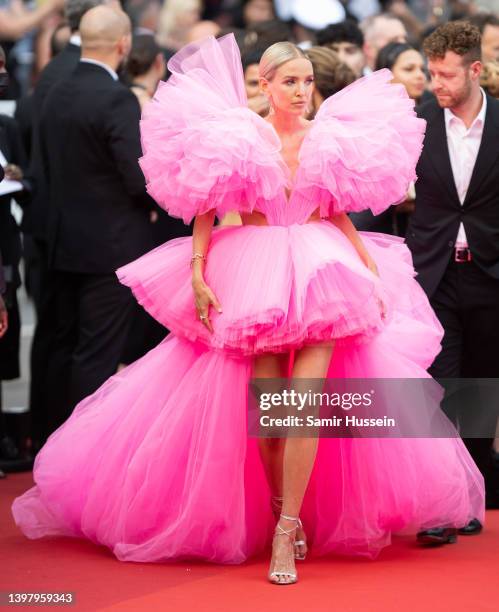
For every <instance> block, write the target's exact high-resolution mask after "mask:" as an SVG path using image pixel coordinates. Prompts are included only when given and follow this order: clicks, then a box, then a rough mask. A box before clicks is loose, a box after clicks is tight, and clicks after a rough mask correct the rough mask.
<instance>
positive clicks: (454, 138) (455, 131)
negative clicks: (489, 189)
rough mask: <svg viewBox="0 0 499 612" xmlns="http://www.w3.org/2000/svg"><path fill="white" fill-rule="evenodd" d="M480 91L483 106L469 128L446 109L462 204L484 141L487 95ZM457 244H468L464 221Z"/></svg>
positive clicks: (452, 162) (449, 145)
mask: <svg viewBox="0 0 499 612" xmlns="http://www.w3.org/2000/svg"><path fill="white" fill-rule="evenodd" d="M480 91H481V92H482V108H481V109H480V112H479V113H478V115H477V116H476V117H475V120H474V121H473V123H472V124H471V126H470V127H469V128H466V126H465V125H464V122H463V121H462V119H460V118H459V117H456V115H454V113H453V112H452V111H451V110H450V109H449V108H446V109H445V110H444V115H445V130H446V133H447V145H448V147H449V157H450V163H451V167H452V174H453V175H454V183H455V184H456V189H457V194H458V196H459V201H460V202H461V206H462V205H463V202H464V200H465V198H466V194H467V192H468V187H469V185H470V180H471V175H472V173H473V168H474V167H475V162H476V158H477V156H478V150H479V148H480V143H481V142H482V134H483V127H484V124H485V113H486V112H487V96H486V95H485V92H484V91H483V89H481V90H480ZM456 246H460V247H463V246H464V247H466V246H468V240H467V238H466V232H465V231H464V226H463V224H462V223H460V224H459V230H458V233H457V238H456Z"/></svg>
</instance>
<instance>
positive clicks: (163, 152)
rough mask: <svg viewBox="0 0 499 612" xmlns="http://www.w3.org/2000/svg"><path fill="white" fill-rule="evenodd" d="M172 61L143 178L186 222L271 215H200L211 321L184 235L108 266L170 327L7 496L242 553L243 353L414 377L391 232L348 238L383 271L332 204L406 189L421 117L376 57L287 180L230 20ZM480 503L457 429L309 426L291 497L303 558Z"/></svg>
mask: <svg viewBox="0 0 499 612" xmlns="http://www.w3.org/2000/svg"><path fill="white" fill-rule="evenodd" d="M169 68H170V70H171V72H172V76H171V78H170V79H169V81H168V82H167V83H162V84H161V85H160V87H159V89H158V91H157V92H156V95H155V97H154V100H153V101H152V102H151V103H150V104H149V106H148V107H147V108H146V109H145V112H144V116H143V119H142V122H141V130H142V140H143V150H144V156H143V157H142V158H141V160H140V163H141V166H142V169H143V171H144V174H145V176H146V179H147V182H148V190H149V192H150V194H151V195H152V196H153V197H154V198H155V199H156V200H157V201H158V203H159V204H160V205H162V206H163V207H164V208H166V209H167V210H168V211H169V212H170V213H171V214H172V215H175V216H179V217H182V218H183V219H184V220H185V221H186V222H189V221H190V220H191V219H192V218H193V216H195V215H196V214H201V213H203V212H206V211H208V210H210V209H213V208H216V211H217V215H218V216H219V217H221V216H222V215H223V214H224V213H225V212H227V211H239V212H241V213H250V212H252V211H259V212H261V213H263V214H265V215H266V217H267V221H268V226H256V225H245V226H239V227H226V228H223V227H222V228H216V229H214V231H213V236H212V240H211V243H210V246H209V251H208V255H207V264H206V269H205V278H206V281H207V283H208V284H209V286H210V287H211V288H212V289H213V291H214V292H215V294H216V295H217V297H218V298H219V300H220V302H221V304H222V307H223V312H222V313H220V314H219V313H216V312H214V311H213V310H212V314H211V317H212V322H213V327H214V333H213V334H212V335H211V334H209V333H208V332H207V330H206V329H205V327H204V326H203V325H202V324H201V322H200V321H199V319H198V317H197V314H196V311H195V308H194V302H193V295H192V288H191V280H190V278H191V276H190V268H189V261H190V258H191V255H192V239H191V238H179V239H175V240H172V241H170V242H168V243H166V244H164V245H162V246H160V247H158V248H157V249H155V250H153V251H152V252H150V253H148V254H146V255H144V256H143V257H141V258H140V259H138V260H137V261H134V262H132V263H130V264H128V265H126V266H124V267H122V268H121V269H119V270H118V271H117V274H118V276H119V278H120V280H121V282H122V283H124V284H125V285H127V286H128V287H130V288H131V289H132V291H133V293H134V294H135V296H136V298H137V300H138V301H139V302H140V303H141V304H142V305H143V307H144V308H145V309H146V310H147V311H148V312H149V313H151V314H152V316H154V317H155V318H156V319H157V320H158V321H160V322H161V323H163V324H164V325H165V326H166V327H168V328H169V329H170V330H172V332H173V333H172V334H171V335H170V336H169V337H168V338H167V339H166V340H165V341H163V342H162V343H161V344H160V345H159V346H157V347H156V348H155V349H153V350H152V351H150V352H149V353H148V354H147V355H146V356H145V357H143V358H142V359H140V360H138V361H137V362H135V363H133V364H132V365H130V366H129V367H128V368H126V370H124V371H122V372H120V373H119V374H116V375H115V376H113V377H112V378H110V379H109V380H108V381H107V382H105V383H104V384H103V385H102V386H101V387H100V389H98V390H97V391H96V392H95V393H94V394H93V395H92V396H90V397H87V398H86V399H85V400H83V401H82V402H81V403H80V404H79V405H78V406H77V407H76V409H75V410H74V412H73V414H72V415H71V417H70V418H69V419H68V421H67V422H66V423H64V425H62V427H60V428H59V429H58V430H57V431H56V432H55V433H54V434H53V435H52V436H51V437H50V438H49V440H48V441H47V443H46V445H45V446H44V447H43V449H42V450H41V451H40V453H39V454H38V456H37V458H36V463H35V469H34V477H35V481H36V486H34V487H33V488H32V489H30V490H29V491H27V492H26V493H25V494H24V495H22V496H21V497H19V498H17V499H16V500H15V502H14V505H13V514H14V517H15V521H16V523H17V524H18V526H19V527H20V528H21V529H22V531H23V532H24V533H25V534H26V535H27V536H28V537H29V538H39V537H42V536H46V535H68V536H77V537H86V538H89V539H90V540H92V541H94V542H96V543H100V544H104V545H106V546H108V547H109V548H110V549H111V550H112V551H113V552H114V554H115V555H116V556H117V557H118V558H119V559H121V560H124V561H144V562H147V561H155V562H161V561H165V560H170V559H182V558H183V559H185V558H199V559H205V560H208V561H213V562H219V563H240V562H242V561H244V560H245V559H247V558H248V557H249V556H251V555H253V554H256V553H258V552H260V551H262V550H263V549H264V548H265V547H266V546H268V545H269V544H270V540H271V534H272V529H273V526H274V521H273V518H272V513H271V507H270V491H269V487H268V485H267V483H266V479H265V476H264V471H263V467H262V465H261V462H260V458H259V454H258V443H257V440H256V439H255V438H251V437H248V436H247V387H248V382H249V379H250V377H251V373H252V363H253V360H254V356H255V355H257V354H262V353H266V352H267V353H268V352H283V351H289V350H291V349H298V348H300V347H302V346H304V345H306V344H313V343H316V342H322V341H327V340H332V339H335V350H334V353H333V357H332V361H331V364H330V371H329V375H330V376H332V377H352V378H356V377H361V378H369V377H385V378H386V377H396V378H411V377H414V378H424V377H427V376H428V375H427V373H426V368H427V367H428V366H429V365H430V363H431V362H432V360H433V358H434V357H435V355H436V354H437V353H438V351H439V350H440V340H441V337H442V329H441V327H440V325H439V323H438V321H437V320H436V318H435V316H434V314H433V312H432V310H431V308H430V306H429V304H428V301H427V299H426V296H425V295H424V293H423V292H422V290H421V289H420V287H419V285H418V283H417V282H416V280H415V279H414V270H413V267H412V262H411V257H410V254H409V251H408V250H407V248H406V247H405V245H404V243H403V241H402V240H401V239H399V238H394V237H391V236H384V235H382V234H369V233H363V234H362V239H363V241H364V243H365V245H366V247H367V249H368V251H369V252H370V254H371V255H372V257H373V258H374V260H375V261H376V263H377V266H378V269H379V272H380V278H378V277H376V276H375V275H373V274H372V273H371V272H370V271H369V270H368V269H367V268H366V267H365V265H364V264H363V263H362V262H361V261H360V259H359V256H358V255H357V253H356V251H355V249H354V248H353V246H352V244H351V243H350V242H349V240H348V239H347V238H346V237H345V235H344V234H343V233H342V232H341V231H340V230H339V229H337V228H336V226H335V225H333V224H332V223H331V222H330V221H328V220H327V217H329V216H330V215H332V214H335V213H339V212H343V211H346V212H349V211H359V210H362V209H366V208H367V207H369V208H371V209H372V210H373V211H374V212H375V213H377V212H380V211H382V210H384V209H385V208H386V207H387V206H388V205H390V204H393V203H396V202H399V201H401V200H403V199H404V197H405V194H406V190H407V187H408V184H409V183H410V181H411V180H414V179H415V174H414V168H415V165H416V162H417V159H418V156H419V154H420V151H421V143H422V139H423V133H424V129H425V124H424V121H422V120H420V119H417V118H416V116H415V113H414V110H413V103H412V102H411V100H410V99H409V98H408V97H407V95H406V93H405V90H404V89H403V87H402V86H399V85H392V84H390V79H391V74H390V72H389V71H387V70H382V71H380V72H376V73H374V74H373V75H372V76H369V77H366V78H364V79H361V80H359V81H357V82H356V83H354V84H353V85H351V86H350V87H347V88H346V89H344V90H343V91H341V92H340V93H338V94H336V95H335V96H333V97H331V98H329V99H328V100H327V101H326V102H324V104H323V105H322V107H321V109H320V111H319V113H318V115H317V117H316V119H315V120H314V122H313V124H312V127H311V129H310V130H309V132H308V134H307V136H306V137H305V140H304V142H303V145H302V147H301V151H300V166H299V169H298V171H297V173H296V175H295V177H294V179H293V180H292V181H291V179H290V177H289V173H288V170H287V167H286V166H285V164H284V162H283V160H282V158H281V154H280V142H279V139H278V136H277V134H276V132H275V131H274V129H273V127H272V126H271V125H270V124H269V123H268V122H266V121H265V120H263V119H262V118H260V117H259V116H257V115H256V114H254V113H253V112H251V111H250V110H248V109H247V106H246V104H247V102H246V96H245V91H244V84H243V76H242V69H241V63H240V57H239V52H238V49H237V46H236V44H235V42H234V39H233V37H232V36H227V37H224V38H222V39H220V40H218V41H216V40H215V39H213V38H209V39H207V40H205V41H203V42H201V43H196V44H193V45H190V46H188V47H186V48H184V49H183V50H182V51H180V52H179V53H178V54H177V55H176V56H174V57H173V58H172V60H171V61H170V63H169ZM288 194H290V195H289V196H288ZM317 208H319V209H320V216H321V218H322V219H321V220H319V221H314V222H309V223H307V220H308V218H309V217H310V215H311V213H312V212H313V211H314V210H315V209H317ZM379 299H382V300H383V302H384V303H385V304H386V306H387V309H388V316H387V318H386V319H383V318H382V317H381V313H380V307H379ZM441 418H442V419H445V418H446V417H444V416H443V414H442V416H441ZM473 517H477V518H479V519H480V520H481V521H483V518H484V487H483V479H482V477H481V474H480V473H479V471H478V470H477V468H476V466H475V464H474V463H473V461H472V459H471V458H470V456H469V454H468V452H467V450H466V448H465V447H464V445H463V443H462V441H461V440H460V439H459V438H436V439H417V438H410V439H404V438H400V439H376V438H368V439H321V440H320V442H319V451H318V455H317V460H316V463H315V467H314V469H313V473H312V476H311V480H310V484H309V487H308V489H307V492H306V495H305V500H304V504H303V509H302V519H303V522H304V526H305V529H306V531H307V535H308V539H309V544H310V545H311V552H312V554H314V553H315V554H326V553H344V554H355V555H364V556H367V557H371V558H373V557H375V556H376V555H377V554H378V553H379V551H380V550H381V548H382V547H384V546H385V545H387V544H389V543H390V539H391V534H392V533H397V532H401V531H404V532H411V531H412V532H416V531H417V530H418V529H424V528H427V527H433V526H443V525H446V526H462V525H464V524H466V523H467V521H468V520H470V519H471V518H473Z"/></svg>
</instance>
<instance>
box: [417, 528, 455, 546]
mask: <svg viewBox="0 0 499 612" xmlns="http://www.w3.org/2000/svg"><path fill="white" fill-rule="evenodd" d="M416 538H417V541H418V542H420V543H421V544H429V545H432V546H441V545H442V544H454V542H457V529H455V528H454V527H434V528H433V529H425V530H424V531H420V532H419V533H418V534H417V536H416Z"/></svg>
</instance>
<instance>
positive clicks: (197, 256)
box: [191, 253, 206, 268]
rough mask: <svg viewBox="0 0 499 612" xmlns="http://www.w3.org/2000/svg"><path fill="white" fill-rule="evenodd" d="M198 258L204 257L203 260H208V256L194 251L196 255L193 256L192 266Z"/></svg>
mask: <svg viewBox="0 0 499 612" xmlns="http://www.w3.org/2000/svg"><path fill="white" fill-rule="evenodd" d="M196 259H202V260H203V261H206V257H205V256H204V255H203V254H202V253H194V255H193V256H192V257H191V268H192V264H193V263H194V262H195V261H196Z"/></svg>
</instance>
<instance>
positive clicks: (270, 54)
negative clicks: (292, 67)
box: [258, 41, 308, 81]
mask: <svg viewBox="0 0 499 612" xmlns="http://www.w3.org/2000/svg"><path fill="white" fill-rule="evenodd" d="M302 57H303V58H305V59H308V58H307V56H306V55H305V53H304V52H303V51H302V50H301V49H300V47H297V46H296V45H294V44H293V43H290V42H287V41H284V42H278V43H275V44H273V45H271V46H270V47H269V48H268V49H266V50H265V51H264V53H263V55H262V59H261V60H260V63H259V65H258V73H259V75H260V78H263V79H266V80H267V81H272V79H273V78H274V76H275V73H276V71H277V69H278V68H280V67H281V66H282V65H283V64H285V63H286V62H290V61H291V60H294V59H299V58H302Z"/></svg>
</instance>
